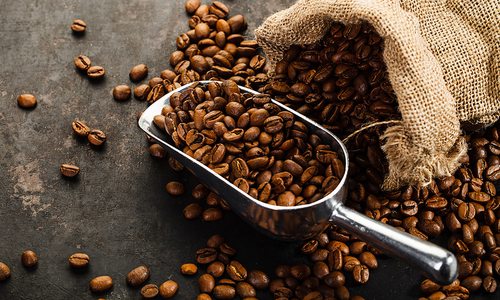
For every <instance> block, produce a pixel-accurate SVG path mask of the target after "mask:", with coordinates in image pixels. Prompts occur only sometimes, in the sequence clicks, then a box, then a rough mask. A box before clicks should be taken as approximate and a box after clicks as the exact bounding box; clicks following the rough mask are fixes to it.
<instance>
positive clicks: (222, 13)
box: [209, 1, 229, 18]
mask: <svg viewBox="0 0 500 300" xmlns="http://www.w3.org/2000/svg"><path fill="white" fill-rule="evenodd" d="M209 11H210V13H211V14H214V15H216V16H217V17H219V18H225V17H226V16H227V15H228V14H229V8H228V7H227V6H226V5H225V4H224V3H222V2H220V1H214V2H212V5H211V6H210V7H209Z"/></svg>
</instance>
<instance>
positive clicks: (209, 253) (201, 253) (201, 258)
mask: <svg viewBox="0 0 500 300" xmlns="http://www.w3.org/2000/svg"><path fill="white" fill-rule="evenodd" d="M216 258H217V250H215V249H214V248H203V249H199V250H198V251H196V262H197V263H199V264H209V263H211V262H213V261H214V260H215V259H216Z"/></svg>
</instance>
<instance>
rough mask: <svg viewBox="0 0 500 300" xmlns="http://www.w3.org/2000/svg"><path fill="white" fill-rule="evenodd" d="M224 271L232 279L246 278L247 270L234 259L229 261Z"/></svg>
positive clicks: (241, 279) (240, 279)
mask: <svg viewBox="0 0 500 300" xmlns="http://www.w3.org/2000/svg"><path fill="white" fill-rule="evenodd" d="M226 272H227V274H228V275H229V277H231V279H232V280H234V281H243V280H245V279H246V278H247V275H248V274H247V270H246V269H245V267H243V265H242V264H241V263H239V262H238V261H236V260H233V261H231V262H230V263H229V264H228V265H227V267H226Z"/></svg>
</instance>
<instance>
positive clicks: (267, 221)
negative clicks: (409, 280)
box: [139, 81, 457, 284]
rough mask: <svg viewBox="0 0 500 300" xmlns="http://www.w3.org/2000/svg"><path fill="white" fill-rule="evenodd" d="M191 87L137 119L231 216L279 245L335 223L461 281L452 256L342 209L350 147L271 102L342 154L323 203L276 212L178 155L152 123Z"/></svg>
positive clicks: (439, 277)
mask: <svg viewBox="0 0 500 300" xmlns="http://www.w3.org/2000/svg"><path fill="white" fill-rule="evenodd" d="M209 82H210V81H201V82H200V84H208V83H209ZM189 86H190V84H188V85H185V86H182V87H180V88H178V89H177V90H175V91H172V92H170V93H169V94H167V95H165V96H163V97H162V98H160V99H159V100H158V101H156V102H155V103H153V104H152V105H151V106H150V107H149V108H148V109H147V110H146V111H145V112H144V113H143V114H142V116H141V118H140V119H139V127H141V128H142V130H144V131H145V132H146V133H147V134H148V135H150V136H151V137H152V138H154V139H155V140H156V141H157V142H158V143H159V144H160V145H162V146H163V147H164V148H165V149H166V150H167V151H168V152H169V153H170V155H171V156H172V157H173V158H175V159H176V160H178V161H179V162H180V163H181V164H182V165H184V167H186V168H187V169H188V170H190V171H191V172H192V173H193V174H195V175H196V176H197V177H198V178H199V179H200V180H202V181H203V183H204V184H206V185H207V186H208V187H210V188H211V189H212V190H214V191H215V192H217V193H218V194H219V195H220V196H221V197H222V198H224V199H225V200H226V201H227V202H228V203H229V205H230V206H231V208H232V210H233V211H234V212H236V213H237V214H238V215H239V216H240V217H241V218H242V219H243V220H245V221H246V222H248V223H249V224H251V225H253V226H254V227H255V228H257V229H258V230H259V231H261V232H263V233H265V234H267V235H270V236H272V237H274V238H278V239H281V240H302V239H307V238H310V237H313V236H315V235H316V234H318V233H320V232H321V231H322V230H324V229H325V228H326V227H327V226H328V225H329V224H330V223H334V224H336V225H338V226H340V227H342V228H344V229H345V230H347V231H349V232H350V233H352V234H354V235H356V236H358V237H359V238H361V239H362V240H364V241H366V242H368V243H370V244H371V245H373V246H375V247H377V248H378V249H380V250H382V251H384V253H387V254H389V255H391V256H395V257H398V258H400V259H402V260H404V261H406V262H408V263H409V264H411V265H413V266H415V267H417V268H419V269H420V270H422V271H423V273H425V274H426V275H427V276H429V277H430V278H432V279H433V280H435V281H438V282H440V283H443V284H449V283H451V282H452V281H453V280H455V279H456V278H457V260H456V258H455V256H454V255H453V254H452V253H451V252H449V251H446V250H445V249H443V248H441V247H439V246H436V245H434V244H433V243H430V242H427V241H423V240H420V239H418V238H416V237H413V236H412V235H409V234H407V233H405V232H402V231H400V230H397V229H395V228H393V227H391V226H389V225H386V224H384V223H381V222H378V221H376V220H373V219H370V218H368V217H366V216H365V215H363V214H360V213H358V212H356V211H354V210H352V209H349V208H347V207H346V206H344V205H343V202H344V200H345V198H346V192H347V189H346V181H347V176H348V171H349V170H348V169H349V157H348V152H347V149H346V147H345V146H344V144H343V143H342V142H341V141H340V140H339V138H337V137H336V136H335V135H333V134H332V133H330V132H329V131H327V130H326V129H324V128H323V127H321V126H320V125H318V124H317V123H316V122H314V121H312V120H310V119H308V118H307V117H305V116H303V115H302V114H300V113H297V112H296V111H294V110H292V109H290V108H288V107H286V106H284V105H283V104H281V103H279V102H277V101H275V100H272V101H273V103H275V104H276V105H278V106H279V107H280V108H281V109H282V110H285V111H289V112H291V113H293V114H294V115H295V118H296V120H300V121H301V122H303V123H304V124H306V125H307V126H308V128H309V131H310V133H314V134H317V135H318V136H319V137H321V138H322V140H323V142H324V143H325V144H329V145H331V147H332V148H333V149H334V150H336V151H337V152H338V154H339V159H342V160H343V163H344V166H345V173H344V175H343V177H342V179H341V181H340V183H339V185H338V186H337V188H336V189H335V190H334V191H333V192H331V193H330V194H328V195H326V196H324V197H323V198H322V199H320V200H318V201H316V202H314V203H310V204H305V205H300V206H293V207H283V206H274V205H270V204H267V203H264V202H261V201H258V200H257V199H254V198H252V197H251V196H249V195H248V194H246V193H244V192H243V191H241V190H240V189H239V188H237V187H236V186H234V185H233V184H232V183H231V182H229V181H227V180H226V179H225V178H223V177H222V176H220V175H218V174H217V173H215V172H213V171H212V170H211V169H210V168H208V167H207V166H205V165H203V164H202V163H201V162H198V161H197V160H196V159H194V158H192V157H190V156H188V155H186V154H184V153H183V152H182V151H181V150H179V149H177V148H176V147H175V145H174V143H173V141H172V140H171V139H170V137H169V136H167V134H166V133H165V132H161V131H160V130H159V129H158V128H157V127H156V126H155V125H154V124H153V118H154V116H155V115H159V114H161V110H162V108H163V107H164V106H165V105H167V104H169V102H170V96H171V95H172V94H173V93H174V92H181V91H183V90H185V89H187V88H189ZM240 90H241V91H243V92H247V93H252V94H258V92H256V91H253V90H250V89H248V88H245V87H241V86H240Z"/></svg>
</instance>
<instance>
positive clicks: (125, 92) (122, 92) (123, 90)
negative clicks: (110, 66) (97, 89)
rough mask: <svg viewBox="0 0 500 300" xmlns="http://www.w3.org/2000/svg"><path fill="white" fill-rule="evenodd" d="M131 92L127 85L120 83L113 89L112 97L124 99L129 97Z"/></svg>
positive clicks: (118, 99)
mask: <svg viewBox="0 0 500 300" xmlns="http://www.w3.org/2000/svg"><path fill="white" fill-rule="evenodd" d="M131 93H132V91H131V89H130V87H129V86H128V85H126V84H120V85H117V86H116V87H115V88H114V89H113V98H114V99H115V100H116V101H125V100H128V99H129V98H130V95H131Z"/></svg>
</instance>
